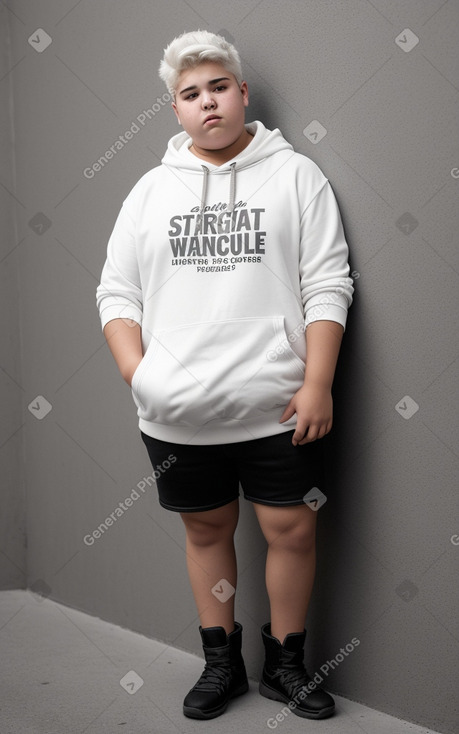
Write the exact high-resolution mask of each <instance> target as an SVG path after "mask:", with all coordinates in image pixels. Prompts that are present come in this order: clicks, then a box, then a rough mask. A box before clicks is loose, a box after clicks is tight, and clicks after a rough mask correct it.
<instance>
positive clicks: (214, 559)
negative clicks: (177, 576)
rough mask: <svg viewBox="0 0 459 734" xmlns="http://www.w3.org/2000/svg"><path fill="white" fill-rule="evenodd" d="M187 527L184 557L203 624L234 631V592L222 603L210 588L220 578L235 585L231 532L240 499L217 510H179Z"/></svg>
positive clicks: (232, 533)
mask: <svg viewBox="0 0 459 734" xmlns="http://www.w3.org/2000/svg"><path fill="white" fill-rule="evenodd" d="M180 515H181V518H182V520H183V522H184V524H185V528H186V553H187V555H186V558H187V568H188V575H189V578H190V583H191V588H192V590H193V595H194V598H195V602H196V607H197V609H198V613H199V618H200V622H201V626H202V627H216V626H221V627H224V629H225V630H226V633H227V634H229V633H230V632H232V631H233V630H234V594H233V595H232V596H231V597H230V598H229V599H227V600H226V601H225V602H221V601H220V600H219V599H218V598H217V597H216V596H214V594H212V591H211V589H212V588H213V586H215V584H216V583H217V582H218V581H220V579H226V580H227V581H229V583H230V584H231V585H232V586H233V587H234V588H236V583H237V566H236V553H235V549H234V540H233V537H234V532H235V530H236V526H237V522H238V518H239V500H237V499H236V500H234V501H233V502H230V503H229V504H227V505H224V506H223V507H219V508H217V509H216V510H207V511H205V512H183V513H180Z"/></svg>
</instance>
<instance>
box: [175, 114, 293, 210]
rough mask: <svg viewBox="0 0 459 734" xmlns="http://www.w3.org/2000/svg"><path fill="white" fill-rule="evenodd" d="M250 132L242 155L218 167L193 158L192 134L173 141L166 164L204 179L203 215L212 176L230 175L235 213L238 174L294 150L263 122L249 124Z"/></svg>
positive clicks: (182, 135)
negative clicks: (272, 157)
mask: <svg viewBox="0 0 459 734" xmlns="http://www.w3.org/2000/svg"><path fill="white" fill-rule="evenodd" d="M245 128H246V130H247V131H248V132H249V133H252V135H253V140H252V141H251V142H250V143H249V145H248V146H247V147H246V148H244V150H242V151H241V152H240V153H239V154H238V155H236V156H235V157H234V158H232V159H231V160H229V161H227V162H226V163H223V164H222V165H221V166H216V165H214V164H212V163H204V162H203V161H202V160H201V158H198V157H197V156H195V155H193V153H191V152H190V151H189V150H188V149H189V147H190V145H191V143H192V140H191V138H190V136H189V135H188V133H186V132H181V133H178V135H174V137H172V138H171V139H170V140H169V144H168V146H167V150H166V153H165V155H164V158H163V159H162V161H161V162H162V163H163V164H164V165H165V166H167V167H169V168H175V169H178V170H180V171H184V172H185V171H186V172H187V173H191V174H193V173H195V174H198V175H201V176H202V177H203V181H202V193H201V205H200V215H201V216H202V213H203V211H204V209H205V206H206V197H207V187H208V179H209V175H212V176H214V175H215V176H221V175H228V174H229V190H228V207H227V211H229V212H232V211H233V209H234V202H235V196H236V172H237V171H241V170H243V169H245V168H248V167H249V166H253V165H255V164H257V163H259V162H260V161H262V160H264V159H265V158H268V157H269V156H271V155H274V153H278V152H279V151H281V150H291V151H292V152H293V147H292V146H291V145H290V143H288V142H287V141H286V140H285V138H284V137H283V135H282V133H281V132H280V130H278V129H277V128H276V129H275V130H268V129H267V128H266V127H265V126H264V125H263V123H262V122H260V121H259V120H255V121H254V122H249V123H247V124H246V125H245Z"/></svg>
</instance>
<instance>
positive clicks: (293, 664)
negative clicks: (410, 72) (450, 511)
mask: <svg viewBox="0 0 459 734" xmlns="http://www.w3.org/2000/svg"><path fill="white" fill-rule="evenodd" d="M160 76H161V78H162V79H163V81H164V82H165V83H166V85H167V88H168V90H169V93H170V94H171V96H172V99H173V102H172V108H173V110H174V112H175V115H176V117H177V120H178V122H179V124H180V125H181V126H182V127H183V128H184V131H183V132H181V133H179V134H178V135H175V136H174V137H172V138H171V140H170V141H169V144H168V148H167V152H166V154H165V156H164V158H163V160H162V163H161V165H160V166H158V167H156V168H154V169H153V170H151V171H149V172H148V173H146V174H145V175H144V176H143V177H142V178H141V179H140V181H139V182H138V183H137V184H136V185H135V186H134V188H133V189H132V191H131V192H130V194H129V195H128V196H127V198H126V200H125V201H124V203H123V206H122V209H121V211H120V214H119V216H118V219H117V221H116V224H115V227H114V230H113V233H112V235H111V237H110V240H109V243H108V252H107V260H106V262H105V265H104V268H103V271H102V277H101V283H100V285H99V287H98V289H97V305H98V308H99V312H100V318H101V322H102V328H103V331H104V334H105V337H106V339H107V341H108V345H109V347H110V350H111V352H112V354H113V357H114V359H115V361H116V363H117V365H118V367H119V370H120V372H121V374H122V376H123V378H124V379H125V381H126V382H127V383H128V384H129V385H131V389H132V396H133V400H134V402H135V404H136V406H137V409H138V410H137V413H138V416H139V428H140V433H141V437H142V440H143V442H144V443H145V446H146V448H147V450H148V454H149V457H150V459H151V462H152V464H153V466H158V465H159V466H164V465H166V466H168V468H167V470H165V471H163V472H162V473H160V475H159V476H158V480H157V488H158V494H159V502H160V503H161V505H162V506H163V507H165V508H166V509H169V510H172V511H175V512H178V513H180V515H181V518H182V520H183V522H184V525H185V530H186V550H187V568H188V573H189V577H190V582H191V587H192V590H193V594H194V598H195V601H196V605H197V609H198V612H199V618H200V623H201V624H200V626H199V631H200V634H201V638H202V643H203V650H204V654H205V659H206V665H205V669H204V672H203V674H202V676H201V677H200V679H199V681H198V682H197V683H196V685H195V686H193V688H192V689H191V690H190V692H189V693H188V695H187V696H186V698H185V701H184V707H183V711H184V714H185V715H186V716H189V717H192V718H200V719H210V718H213V717H215V716H218V715H220V714H222V713H223V712H224V711H225V709H226V707H227V705H228V702H229V700H230V699H231V698H234V697H235V696H238V695H240V694H243V693H245V692H246V691H247V690H248V683H247V676H246V671H245V667H244V662H243V659H242V656H241V633H242V626H241V625H240V623H238V622H236V621H235V620H234V593H233V592H234V590H235V589H236V585H237V571H236V556H235V549H234V542H233V536H234V531H235V529H236V525H237V521H238V512H239V504H238V502H239V500H238V497H239V483H240V484H241V486H242V490H243V493H244V496H245V498H246V499H248V500H249V501H251V502H252V503H253V507H254V510H255V513H256V515H257V518H258V521H259V523H260V527H261V530H262V532H263V534H264V536H265V538H266V541H267V544H268V551H267V559H266V587H267V592H268V595H269V601H270V621H269V622H267V623H266V624H264V625H263V626H262V629H261V634H262V639H263V642H264V645H265V651H266V659H265V663H264V666H263V672H262V678H261V682H260V687H259V690H260V693H261V694H262V695H264V696H266V697H268V698H272V699H275V700H277V701H282V702H285V703H288V702H291V701H293V702H294V704H292V710H293V711H294V713H295V714H297V715H298V716H303V717H305V718H313V719H319V718H324V717H326V716H330V715H331V714H332V713H333V711H334V701H333V698H332V697H331V696H330V695H329V694H328V693H326V692H325V691H323V690H322V689H320V688H318V687H317V685H316V684H315V683H314V682H313V681H311V678H310V677H309V676H308V674H307V672H306V669H305V667H304V663H303V657H304V642H305V637H306V630H305V629H304V624H305V618H306V613H307V609H308V603H309V599H310V595H311V590H312V585H313V580H314V574H315V528H316V519H317V513H316V512H315V511H313V509H311V507H309V506H308V504H307V502H308V498H312V497H313V493H314V492H316V491H317V488H318V487H319V488H320V487H321V486H322V487H323V478H322V448H323V444H322V443H321V441H320V439H321V438H322V437H323V436H325V435H326V434H327V433H328V432H329V431H330V429H331V427H332V396H331V388H332V382H333V377H334V372H335V367H336V362H337V358H338V353H339V349H340V344H341V339H342V335H343V332H344V328H345V325H346V317H347V309H348V307H349V306H350V304H351V303H352V294H353V287H352V279H351V278H350V277H349V265H348V246H347V243H346V240H345V236H344V232H343V228H342V223H341V218H340V214H339V210H338V207H337V203H336V200H335V197H334V194H333V191H332V188H331V186H330V183H329V181H328V179H327V178H326V177H325V176H324V174H323V173H322V172H321V170H320V169H319V168H318V167H317V165H316V164H315V163H313V161H312V160H310V159H309V158H307V157H306V156H304V155H300V154H298V153H295V152H294V150H293V149H292V146H291V145H290V144H289V143H287V142H286V140H285V139H284V138H283V137H282V135H281V133H280V132H279V130H273V131H271V130H267V129H266V128H265V127H264V125H263V124H262V123H261V122H259V121H255V122H252V123H249V124H245V121H244V116H245V108H246V107H247V106H248V102H249V94H248V88H247V83H246V82H245V81H243V79H242V72H241V64H240V59H239V56H238V53H237V51H236V49H235V48H234V47H233V46H232V45H231V44H229V43H228V42H227V41H226V40H225V39H224V38H222V37H221V36H216V35H215V34H213V33H209V32H207V31H198V32H195V33H185V34H183V35H181V36H180V37H178V38H176V39H174V41H172V43H171V44H170V45H169V46H168V47H167V49H166V50H165V53H164V58H163V61H162V63H161V67H160ZM171 455H173V456H174V458H175V461H174V462H173V463H172V462H170V460H169V459H170V456H171ZM165 462H167V463H166V464H165ZM311 493H312V494H311ZM223 599H224V601H223Z"/></svg>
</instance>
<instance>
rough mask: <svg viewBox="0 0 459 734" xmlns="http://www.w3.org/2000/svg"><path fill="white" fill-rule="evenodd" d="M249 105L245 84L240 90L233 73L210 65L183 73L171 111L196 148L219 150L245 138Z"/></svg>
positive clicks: (203, 64) (207, 63)
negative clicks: (245, 114)
mask: <svg viewBox="0 0 459 734" xmlns="http://www.w3.org/2000/svg"><path fill="white" fill-rule="evenodd" d="M248 104H249V93H248V89H247V84H246V82H242V84H241V86H239V85H238V83H237V81H236V78H235V77H234V75H233V74H231V72H229V71H227V70H226V69H225V67H224V66H222V65H221V64H220V63H218V62H215V61H211V62H204V63H202V64H199V66H196V67H195V68H194V69H186V70H185V71H183V72H182V74H181V75H180V77H179V83H178V85H177V91H176V95H175V103H173V104H172V107H173V109H174V112H175V114H176V116H177V119H178V121H179V123H180V124H181V125H182V126H183V128H184V130H185V131H186V132H187V133H188V135H189V136H190V137H191V139H192V141H193V145H194V146H195V147H196V146H199V148H202V149H205V150H219V149H222V148H227V147H228V146H230V145H232V144H233V143H234V142H235V141H236V140H237V139H238V138H239V137H240V136H241V135H242V134H243V132H244V130H245V128H244V108H245V107H247V106H248Z"/></svg>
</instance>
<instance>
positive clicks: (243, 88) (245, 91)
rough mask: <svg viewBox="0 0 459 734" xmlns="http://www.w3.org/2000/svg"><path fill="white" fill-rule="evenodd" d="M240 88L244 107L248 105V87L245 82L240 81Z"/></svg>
mask: <svg viewBox="0 0 459 734" xmlns="http://www.w3.org/2000/svg"><path fill="white" fill-rule="evenodd" d="M240 89H241V94H242V100H243V103H244V107H248V106H249V88H248V86H247V82H242V84H241V86H240Z"/></svg>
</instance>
